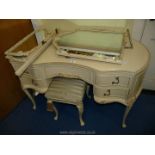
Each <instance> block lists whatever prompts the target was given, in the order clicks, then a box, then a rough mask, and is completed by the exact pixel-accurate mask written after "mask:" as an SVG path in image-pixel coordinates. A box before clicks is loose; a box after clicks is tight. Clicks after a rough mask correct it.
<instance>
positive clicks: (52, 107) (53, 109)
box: [47, 100, 58, 120]
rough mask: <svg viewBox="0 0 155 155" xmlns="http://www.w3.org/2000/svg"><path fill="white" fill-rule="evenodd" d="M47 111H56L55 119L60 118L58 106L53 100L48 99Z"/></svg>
mask: <svg viewBox="0 0 155 155" xmlns="http://www.w3.org/2000/svg"><path fill="white" fill-rule="evenodd" d="M47 111H50V112H53V111H54V112H55V116H54V120H58V111H57V109H56V107H55V106H54V104H53V101H52V100H48V101H47Z"/></svg>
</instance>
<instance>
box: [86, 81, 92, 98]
mask: <svg viewBox="0 0 155 155" xmlns="http://www.w3.org/2000/svg"><path fill="white" fill-rule="evenodd" d="M89 90H90V85H89V84H87V86H86V95H87V97H88V98H89V99H91V95H89Z"/></svg>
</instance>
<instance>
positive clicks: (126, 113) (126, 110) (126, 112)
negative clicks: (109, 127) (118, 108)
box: [122, 105, 132, 128]
mask: <svg viewBox="0 0 155 155" xmlns="http://www.w3.org/2000/svg"><path fill="white" fill-rule="evenodd" d="M131 108H132V105H130V106H127V107H126V109H125V112H124V116H123V121H122V128H126V127H127V125H126V118H127V116H128V114H129V112H130V110H131Z"/></svg>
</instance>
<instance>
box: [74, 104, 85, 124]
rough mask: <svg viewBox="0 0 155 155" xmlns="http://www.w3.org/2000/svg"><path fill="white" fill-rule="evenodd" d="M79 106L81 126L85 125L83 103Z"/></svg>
mask: <svg viewBox="0 0 155 155" xmlns="http://www.w3.org/2000/svg"><path fill="white" fill-rule="evenodd" d="M76 107H77V108H78V111H79V119H80V125H81V126H84V125H85V122H84V121H83V119H82V114H83V103H82V104H80V105H78V106H76Z"/></svg>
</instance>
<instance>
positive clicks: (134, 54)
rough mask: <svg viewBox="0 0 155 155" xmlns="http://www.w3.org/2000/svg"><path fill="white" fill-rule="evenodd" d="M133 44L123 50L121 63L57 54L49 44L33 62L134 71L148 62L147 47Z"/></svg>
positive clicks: (101, 69)
mask: <svg viewBox="0 0 155 155" xmlns="http://www.w3.org/2000/svg"><path fill="white" fill-rule="evenodd" d="M133 46H134V48H133V49H124V50H123V65H120V64H111V63H105V62H99V61H92V60H84V59H74V58H66V57H63V56H58V55H57V54H56V49H55V47H54V46H50V47H49V48H48V49H47V50H46V52H44V53H43V54H41V56H40V57H39V58H38V59H37V60H36V61H35V62H34V63H33V64H43V63H57V62H58V63H59V62H60V63H72V64H77V65H82V66H85V67H90V68H93V69H94V70H98V71H118V70H121V71H128V72H135V73H136V72H139V71H140V70H141V69H142V68H145V67H146V64H147V63H148V57H149V53H148V52H146V51H147V49H146V48H145V47H144V46H143V45H142V44H140V43H138V42H136V41H134V42H133ZM137 59H138V61H137Z"/></svg>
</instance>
